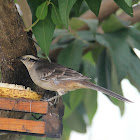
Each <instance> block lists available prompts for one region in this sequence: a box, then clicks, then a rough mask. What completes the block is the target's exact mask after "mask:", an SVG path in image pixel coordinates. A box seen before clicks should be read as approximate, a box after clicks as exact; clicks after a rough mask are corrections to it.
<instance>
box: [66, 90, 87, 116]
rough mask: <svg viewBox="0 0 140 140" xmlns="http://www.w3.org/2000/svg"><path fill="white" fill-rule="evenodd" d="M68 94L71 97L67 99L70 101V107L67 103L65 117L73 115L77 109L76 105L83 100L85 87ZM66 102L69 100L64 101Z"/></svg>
mask: <svg viewBox="0 0 140 140" xmlns="http://www.w3.org/2000/svg"><path fill="white" fill-rule="evenodd" d="M68 94H69V95H70V97H69V99H67V100H68V101H69V103H70V108H69V107H68V105H67V104H65V112H64V118H67V117H69V116H70V115H71V113H72V112H73V111H74V110H75V109H76V107H77V106H78V105H79V104H80V103H81V101H82V100H83V98H84V94H85V93H84V90H83V89H78V90H75V91H71V92H70V93H68ZM64 96H65V95H64ZM65 102H67V101H64V103H65Z"/></svg>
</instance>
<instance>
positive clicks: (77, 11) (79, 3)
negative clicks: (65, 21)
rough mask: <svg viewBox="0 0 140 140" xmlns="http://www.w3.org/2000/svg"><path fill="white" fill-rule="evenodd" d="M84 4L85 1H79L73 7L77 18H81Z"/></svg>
mask: <svg viewBox="0 0 140 140" xmlns="http://www.w3.org/2000/svg"><path fill="white" fill-rule="evenodd" d="M82 2H83V0H77V1H76V2H75V4H74V5H73V11H74V13H75V16H79V11H80V8H81V5H82Z"/></svg>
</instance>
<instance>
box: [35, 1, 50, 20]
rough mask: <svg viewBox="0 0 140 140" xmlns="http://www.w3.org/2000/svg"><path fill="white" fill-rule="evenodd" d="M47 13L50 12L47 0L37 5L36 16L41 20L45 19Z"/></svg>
mask: <svg viewBox="0 0 140 140" xmlns="http://www.w3.org/2000/svg"><path fill="white" fill-rule="evenodd" d="M47 13H48V5H47V1H45V2H43V3H42V4H41V5H39V6H38V7H37V10H36V17H37V18H38V19H40V20H44V19H45V18H46V16H47Z"/></svg>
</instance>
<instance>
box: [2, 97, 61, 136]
mask: <svg viewBox="0 0 140 140" xmlns="http://www.w3.org/2000/svg"><path fill="white" fill-rule="evenodd" d="M48 105H49V104H48V102H44V101H31V100H25V99H10V98H0V109H1V110H10V111H21V112H26V113H39V114H41V115H42V121H37V120H36V121H34V120H24V119H14V118H5V117H0V132H4V133H10V132H11V133H17V134H24V135H35V136H42V137H55V138H58V137H60V136H61V133H62V119H58V117H59V116H58V115H56V114H55V115H54V114H52V113H50V112H49V111H48V108H49V106H48ZM54 120H57V122H54Z"/></svg>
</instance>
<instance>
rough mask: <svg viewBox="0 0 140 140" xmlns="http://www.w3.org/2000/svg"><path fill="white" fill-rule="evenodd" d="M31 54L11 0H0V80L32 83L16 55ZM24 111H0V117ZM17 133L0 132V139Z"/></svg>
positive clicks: (22, 114) (28, 43) (22, 115)
mask: <svg viewBox="0 0 140 140" xmlns="http://www.w3.org/2000/svg"><path fill="white" fill-rule="evenodd" d="M25 54H33V55H36V49H35V47H33V44H32V43H31V42H30V41H29V40H28V36H27V33H26V32H24V24H23V21H22V19H21V17H20V15H19V14H18V12H17V10H16V7H15V3H14V1H13V0H0V65H1V82H3V83H11V84H12V83H13V84H20V85H25V86H30V87H31V85H32V81H31V79H30V78H29V75H28V72H27V70H26V68H25V66H24V65H23V64H22V63H21V62H18V61H17V60H15V58H16V57H19V56H22V55H25ZM24 115H25V113H22V112H14V111H0V117H10V118H23V117H24ZM17 138H18V135H14V134H4V133H2V135H1V134H0V139H1V140H9V139H10V140H15V139H17Z"/></svg>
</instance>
